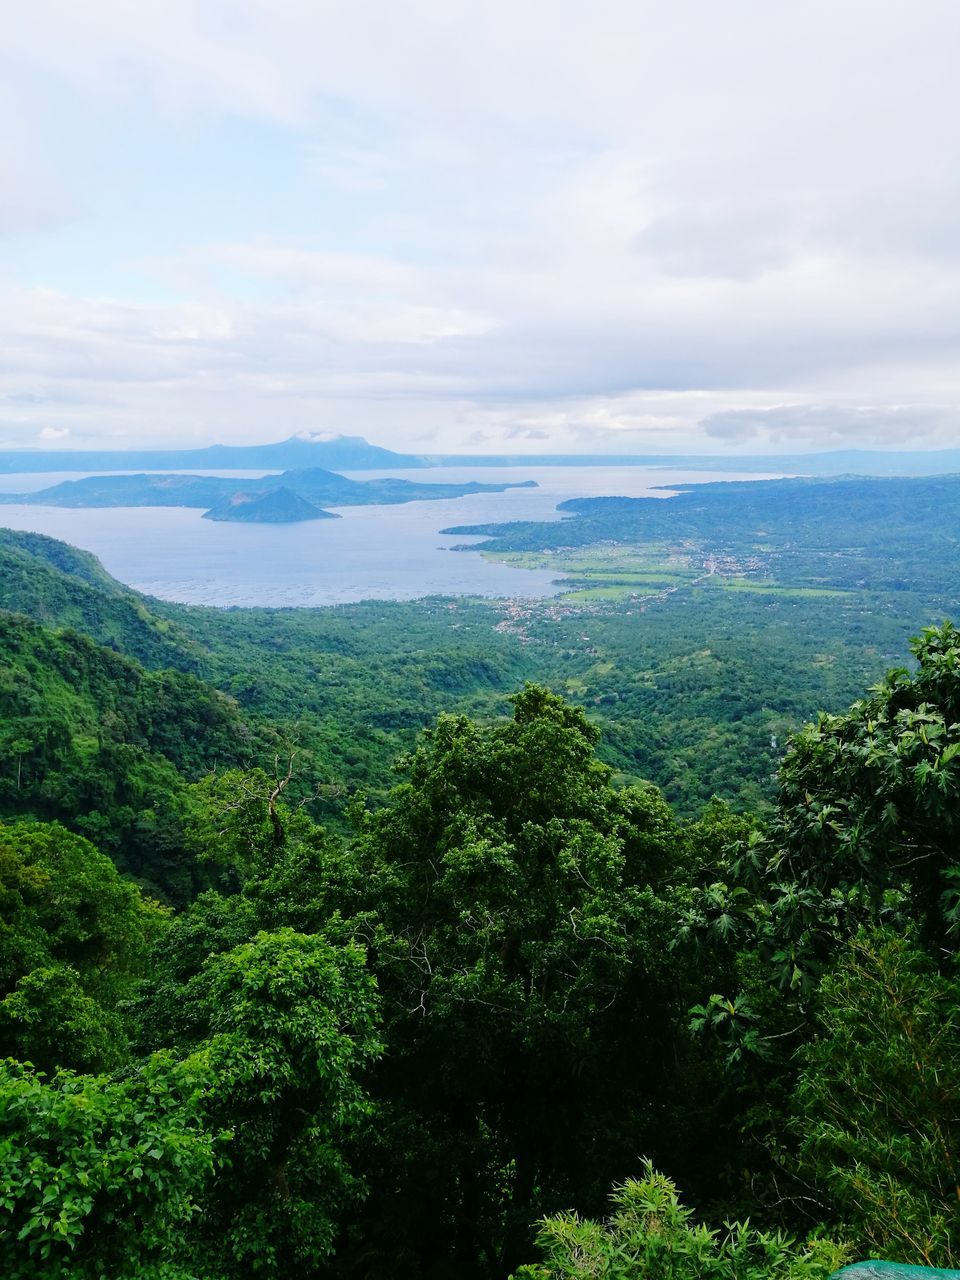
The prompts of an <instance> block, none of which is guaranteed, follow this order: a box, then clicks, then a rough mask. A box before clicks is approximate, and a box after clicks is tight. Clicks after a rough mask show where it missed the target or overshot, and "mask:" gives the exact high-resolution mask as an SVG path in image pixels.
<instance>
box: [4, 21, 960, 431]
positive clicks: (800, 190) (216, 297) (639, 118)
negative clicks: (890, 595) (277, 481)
mask: <svg viewBox="0 0 960 1280" xmlns="http://www.w3.org/2000/svg"><path fill="white" fill-rule="evenodd" d="M958 48H960V4H957V3H956V0H942V2H941V0H909V2H908V3H901V2H900V0H869V3H866V2H861V0H830V2H829V3H823V2H821V0H804V3H803V4H780V3H776V2H775V0H724V3H718V0H630V2H621V0H591V3H579V2H575V0H549V2H547V0H510V2H509V3H508V2H505V0H483V2H482V3H480V2H477V0H473V2H471V3H462V2H461V0H404V3H402V4H397V3H396V0H349V3H348V2H346V0H338V2H337V3H331V2H329V0H268V2H265V0H164V3H163V4H144V3H143V2H142V0H83V3H82V4H78V3H77V2H76V0H30V3H29V4H27V3H23V4H19V5H15V6H14V5H11V6H9V7H8V9H7V11H6V13H5V16H4V36H3V40H2V42H0V448H10V447H20V446H28V447H37V446H42V447H49V448H83V447H111V448H127V447H136V446H140V445H144V446H163V445H171V446H186V445H192V444H196V445H202V444H209V443H215V442H225V443H254V442H262V441H267V440H276V439H282V438H285V437H287V436H290V435H294V434H300V433H305V434H314V433H316V434H330V433H338V432H343V433H345V434H354V435H363V436H366V437H367V438H368V439H370V440H372V441H374V442H376V443H379V444H383V445H387V446H389V447H393V448H399V449H406V450H413V451H418V452H426V451H436V450H441V451H447V452H453V451H458V452H472V453H482V452H503V451H509V452H513V453H530V452H558V451H563V452H610V451H613V452H621V453H623V452H645V453H647V452H667V453H672V452H699V453H723V454H726V453H737V452H741V453H754V454H756V453H765V452H778V451H779V452H786V451H797V450H820V449H837V448H854V447H856V448H864V447H866V448H887V449H892V448H944V447H955V446H960V76H958V74H957V67H956V57H957V50H958Z"/></svg>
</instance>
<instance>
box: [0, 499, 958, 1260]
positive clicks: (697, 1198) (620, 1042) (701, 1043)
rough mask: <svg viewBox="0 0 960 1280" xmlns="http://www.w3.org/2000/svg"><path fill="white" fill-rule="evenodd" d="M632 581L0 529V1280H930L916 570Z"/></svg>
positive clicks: (942, 660) (936, 1031)
mask: <svg viewBox="0 0 960 1280" xmlns="http://www.w3.org/2000/svg"><path fill="white" fill-rule="evenodd" d="M708 500H709V499H708ZM651 505H652V506H654V507H656V508H657V509H659V508H660V507H666V506H669V505H670V504H663V503H659V504H656V503H655V504H648V506H651ZM753 514H755V513H753ZM581 518H582V517H578V520H579V519H581ZM631 518H633V517H632V516H631ZM752 519H753V515H752V514H751V513H749V512H748V513H747V515H746V516H745V523H747V524H750V527H753V525H752V523H751V521H752ZM877 520H878V523H879V521H880V517H879V516H878V517H877ZM570 524H572V525H573V526H576V524H577V521H574V522H570ZM552 527H553V528H554V529H556V528H557V527H558V526H552ZM562 527H563V528H564V529H566V528H567V525H566V524H565V525H564V526H562ZM861 527H862V528H866V527H867V526H866V524H865V523H864V522H861ZM631 536H632V537H633V538H634V539H635V541H636V539H637V535H636V533H635V532H634V534H632V535H631ZM698 536H699V535H698ZM764 536H767V537H769V539H770V541H771V543H772V542H773V541H774V539H775V537H776V530H770V529H766V530H765V535H764ZM686 537H687V541H688V542H690V543H693V542H695V539H694V535H693V534H687V535H686ZM746 541H747V539H746V537H744V540H743V545H740V544H738V545H737V546H736V547H734V548H731V549H729V554H730V555H744V554H746ZM755 541H756V538H754V542H755ZM861 541H862V543H863V546H864V548H865V551H864V554H865V555H866V554H868V552H869V539H868V538H867V537H866V536H864V537H863V538H862V539H861ZM584 545H586V544H584ZM591 545H592V544H591ZM529 549H530V548H517V547H507V548H504V550H505V552H510V551H516V550H529ZM534 549H535V550H538V551H542V550H543V548H542V547H538V548H534ZM949 550H950V548H948V547H947V546H946V545H944V547H943V548H941V549H940V550H935V551H934V552H931V553H930V555H929V557H928V561H929V562H931V563H934V562H937V558H938V557H940V561H939V562H940V563H942V557H943V556H945V555H947V554H948V552H949ZM718 554H720V551H719V550H718V549H717V548H716V547H713V546H711V545H709V544H708V543H707V542H704V543H703V544H702V545H701V544H700V543H697V544H696V545H695V546H693V547H690V548H688V555H689V557H690V559H691V560H695V559H696V558H697V556H700V555H706V556H708V557H711V558H715V557H716V556H717V555H718ZM751 554H754V552H753V551H751ZM771 554H774V553H773V552H771ZM917 554H918V557H919V551H918V553H917ZM660 568H661V571H663V566H662V564H661V566H660ZM674 568H675V571H676V573H677V574H678V575H679V576H680V577H681V578H682V577H683V575H685V574H692V577H690V578H685V579H684V581H685V582H687V583H688V585H687V586H685V587H684V589H683V590H681V591H677V592H672V591H667V590H664V591H657V592H653V593H650V595H651V599H650V600H649V601H647V602H646V605H644V604H643V602H642V599H641V597H642V595H643V593H642V592H640V593H637V603H635V605H631V604H624V602H623V601H622V600H621V602H620V603H619V604H618V605H617V606H616V607H612V606H610V605H609V604H604V603H603V602H602V601H601V602H595V601H592V600H586V601H583V600H581V601H579V602H576V601H574V602H570V603H567V604H564V603H563V602H561V603H559V604H556V605H550V606H541V607H540V608H539V609H538V610H534V609H533V608H530V609H529V610H523V609H519V608H517V607H509V606H503V605H495V604H493V603H488V604H485V603H481V602H476V601H442V600H436V601H427V602H424V603H422V604H418V605H397V606H392V605H384V604H364V605H357V606H345V607H341V608H337V609H330V610H316V611H295V610H289V611H281V610H231V611H222V612H221V611H217V610H213V609H187V608H180V607H178V606H171V605H162V604H160V603H159V602H156V601H149V600H146V599H144V598H143V597H140V596H138V595H137V594H136V593H134V592H131V591H128V590H127V589H126V588H123V587H122V586H120V585H119V584H117V583H115V582H113V580H112V579H110V578H109V577H108V576H107V575H106V574H105V573H104V572H103V570H102V569H101V568H100V566H99V565H98V564H97V563H96V561H94V560H93V559H92V558H91V557H89V556H86V555H84V554H83V553H81V552H77V551H75V550H73V549H72V548H68V547H65V546H63V545H62V544H59V543H55V542H52V541H51V540H49V539H46V538H41V537H38V536H35V535H27V534H10V533H3V534H2V535H0V654H2V658H0V818H2V820H3V821H2V823H0V904H2V928H0V1057H2V1058H3V1059H4V1061H3V1064H2V1067H0V1260H2V1263H3V1273H4V1275H7V1276H10V1277H12V1278H19V1277H24V1278H26V1277H41V1276H42V1277H50V1278H52V1280H57V1277H63V1278H64V1280H66V1278H67V1277H71V1278H73V1277H76V1278H78V1280H86V1278H89V1280H94V1277H97V1278H99V1277H109V1278H110V1280H126V1278H128V1277H129V1278H130V1280H132V1278H133V1277H148V1278H150V1277H153V1278H155V1280H190V1278H193V1280H248V1278H251V1277H255V1276H264V1277H270V1276H276V1277H286V1276H302V1277H307V1278H309V1277H344V1278H345V1280H347V1278H352V1277H356V1278H357V1280H359V1278H360V1277H370V1278H371V1280H393V1278H394V1277H400V1276H404V1277H408V1276H415V1277H424V1278H425V1280H446V1278H447V1277H450V1278H451V1280H452V1278H453V1277H476V1278H477V1280H498V1278H504V1280H505V1278H506V1277H508V1276H516V1277H518V1280H519V1277H525V1280H561V1278H562V1280H574V1278H575V1277H576V1278H581V1277H583V1278H586V1277H588V1276H589V1277H595V1276H607V1277H610V1278H611V1280H613V1277H618V1278H620V1277H622V1278H623V1280H646V1277H651V1278H655V1280H660V1278H662V1280H694V1278H695V1277H706V1276H710V1277H717V1278H721V1280H728V1278H729V1280H753V1278H756V1280H760V1278H761V1277H777V1278H779V1277H782V1278H783V1280H800V1278H801V1277H803V1278H805V1280H806V1278H809V1280H822V1278H823V1277H826V1276H827V1275H828V1274H829V1273H830V1272H831V1271H832V1270H833V1269H834V1268H835V1267H836V1266H838V1265H841V1264H842V1263H843V1262H844V1261H847V1260H852V1259H853V1258H855V1257H863V1256H878V1255H879V1256H885V1257H889V1258H892V1259H898V1260H902V1261H911V1262H923V1263H927V1264H930V1265H938V1266H957V1265H960V1204H958V1199H957V1191H956V1188H957V1185H958V1183H960V1169H958V1167H957V1158H956V1150H957V1139H958V1136H960V1133H958V1123H960V1122H958V1120H957V1097H958V1094H960V1073H958V1063H960V1055H958V1045H957V1044H956V1038H957V1034H958V1026H960V1022H958V1015H960V975H958V973H957V970H956V964H955V959H954V951H955V935H956V931H957V928H958V927H960V865H958V864H957V862H956V853H955V850H956V848H957V841H958V835H960V831H958V825H960V806H958V789H960V633H958V632H957V631H956V630H954V628H953V627H952V626H951V625H950V624H949V623H941V624H940V625H937V626H929V627H926V629H924V630H923V631H922V633H921V634H920V636H919V638H918V639H916V640H915V641H914V642H913V643H912V646H911V649H909V650H908V648H907V643H906V637H907V635H908V633H909V630H910V626H911V621H910V619H909V618H908V617H907V614H908V613H909V612H910V611H911V610H914V609H915V610H916V618H915V619H914V621H913V629H917V626H918V623H917V618H918V619H919V622H921V623H922V622H925V621H927V620H929V619H930V614H931V611H932V609H933V608H934V607H935V605H936V603H937V601H938V600H939V599H940V595H939V594H937V593H941V594H942V592H943V590H944V588H943V586H942V584H939V583H936V582H934V580H933V574H932V571H931V573H930V574H928V577H927V578H926V579H922V580H920V581H918V582H917V583H910V584H904V588H903V590H897V589H896V588H894V587H893V586H891V585H889V584H887V585H886V586H884V584H877V583H869V584H867V585H866V586H862V585H861V586H858V585H857V583H856V582H851V585H850V590H849V593H848V592H847V591H846V590H840V592H839V594H829V591H828V593H827V594H824V595H819V594H816V593H814V594H811V595H793V596H791V595H789V594H786V593H787V592H789V590H790V589H791V585H790V584H787V586H783V578H782V576H781V577H780V578H779V579H778V582H779V584H780V586H781V588H782V590H780V591H776V590H774V591H769V592H766V593H765V592H763V591H754V592H750V591H742V590H735V589H734V590H729V589H722V588H718V587H717V586H716V584H713V583H709V582H708V583H703V582H701V581H700V580H699V577H700V575H699V574H698V573H697V572H696V571H695V569H696V566H694V567H693V568H691V564H690V563H689V562H685V563H680V562H679V561H678V562H677V563H676V564H675V566H674ZM604 572H606V573H607V574H608V575H609V574H610V573H611V572H612V571H611V570H610V569H609V567H607V568H606V569H605V570H604ZM634 572H638V573H639V572H641V571H640V570H634ZM751 572H755V573H756V575H757V578H756V581H758V582H762V580H763V575H764V574H768V573H769V570H768V568H767V567H765V566H764V564H761V566H760V567H759V568H757V569H756V570H755V571H754V570H750V569H749V567H748V569H747V572H746V573H745V575H744V576H743V577H742V578H741V579H738V580H741V581H747V582H749V581H751V579H750V576H749V575H750V573H751ZM798 572H800V570H798ZM803 572H807V570H806V569H804V570H803ZM840 572H844V573H845V572H847V567H846V562H844V567H843V568H842V569H841V570H840ZM710 576H711V577H714V576H716V575H715V574H714V573H712V572H711V574H710ZM797 589H799V588H797ZM824 589H825V590H827V588H824ZM691 605H695V606H696V607H691ZM894 663H896V664H897V665H896V666H894V667H893V669H892V670H889V671H887V673H886V674H883V672H884V669H885V668H887V667H891V666H893V664H894ZM902 663H906V664H907V665H906V666H903V665H900V664H902ZM868 685H869V686H872V687H871V688H870V689H869V691H868V692H864V688H865V687H866V686H868ZM580 704H583V705H580ZM846 704H850V705H849V707H848V709H847V710H840V708H842V707H843V706H845V705H846ZM819 706H823V707H829V708H831V709H832V713H831V714H821V715H819V716H816V711H817V709H818V707H819ZM804 720H808V721H809V723H807V724H804V723H803V721H804Z"/></svg>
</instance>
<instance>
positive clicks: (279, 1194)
mask: <svg viewBox="0 0 960 1280" xmlns="http://www.w3.org/2000/svg"><path fill="white" fill-rule="evenodd" d="M183 994H184V999H185V1001H186V1002H187V1003H189V1004H192V1005H193V1006H194V1007H195V1013H194V1016H193V1019H192V1021H193V1024H194V1025H195V1026H196V1027H203V1029H204V1030H205V1038H204V1039H203V1040H202V1041H201V1042H200V1043H199V1044H198V1046H197V1049H196V1050H195V1052H194V1054H193V1055H192V1056H191V1058H190V1059H189V1061H194V1060H196V1061H197V1062H198V1063H200V1064H201V1065H202V1067H203V1070H204V1072H206V1073H208V1075H209V1078H210V1079H211V1081H212V1083H211V1087H210V1089H209V1090H208V1093H207V1095H206V1098H205V1111H206V1115H207V1122H208V1125H209V1127H210V1129H211V1131H213V1132H216V1131H218V1130H219V1129H221V1128H230V1129H231V1130H232V1131H233V1134H234V1137H233V1141H232V1143H231V1147H230V1159H229V1164H228V1166H227V1167H226V1168H225V1169H223V1170H221V1172H220V1173H219V1175H218V1177H217V1180H216V1183H215V1184H214V1185H213V1186H212V1187H211V1188H210V1190H209V1194H208V1195H207V1197H206V1198H205V1200H204V1205H203V1223H202V1234H203V1237H204V1239H205V1241H206V1247H207V1249H208V1251H209V1255H210V1258H211V1266H213V1267H219V1268H222V1270H223V1271H224V1272H225V1273H226V1274H227V1275H230V1276H237V1277H244V1278H245V1277H247V1276H249V1275H250V1274H251V1273H252V1272H255V1273H256V1274H259V1275H264V1276H274V1275H275V1276H287V1275H303V1274H311V1273H312V1271H313V1270H314V1269H315V1268H316V1267H318V1266H319V1265H320V1264H321V1263H322V1262H324V1261H325V1260H326V1259H327V1257H328V1256H329V1254H330V1253H331V1251H332V1248H333V1244H334V1240H335V1238H336V1233H337V1228H338V1224H339V1220H340V1217H341V1215H342V1213H343V1211H344V1208H345V1206H346V1204H347V1202H348V1201H349V1200H350V1199H352V1198H355V1197H356V1196H357V1195H358V1194H360V1192H361V1190H362V1185H361V1183H360V1181H359V1180H358V1178H357V1177H356V1176H355V1175H354V1174H353V1172H352V1171H351V1169H350V1167H349V1164H348V1162H347V1160H346V1158H345V1156H344V1147H345V1145H346V1143H347V1141H348V1140H349V1138H350V1137H351V1136H352V1135H353V1134H354V1132H355V1131H356V1129H357V1128H358V1126H360V1125H362V1124H363V1123H364V1122H365V1121H366V1119H367V1118H368V1116H369V1114H370V1106H369V1103H368V1101H367V1097H366V1094H365V1092H364V1089H363V1086H362V1083H361V1077H362V1073H363V1071H364V1069H365V1068H366V1067H367V1066H368V1064H369V1063H370V1061H371V1060H372V1059H373V1058H374V1057H376V1055H377V1054H378V1053H379V1052H380V1042H379V1039H378V1037H377V1021H378V1017H377V1000H376V994H375V987H374V982H373V979H372V977H371V976H370V974H369V973H368V972H367V970H366V956H365V953H364V951H363V949H362V948H361V947H359V946H357V945H355V944H350V945H347V946H334V945H333V944H331V943H330V942H328V941H327V940H326V939H325V938H323V937H321V936H317V935H314V936H305V935H303V934H297V933H295V932H293V930H291V929H283V930H278V931H276V932H273V933H259V934H257V935H256V937H254V938H253V940H252V941H250V942H248V943H244V944H243V945H241V946H238V947H235V948H234V949H233V950H232V951H229V952H226V953H225V954H221V955H214V956H212V957H211V958H210V959H209V961H208V963H207V964H206V965H205V966H204V968H203V969H202V970H201V972H200V973H199V975H198V976H197V977H196V978H195V979H194V980H193V982H192V983H190V984H189V985H188V987H187V988H186V989H185V991H184V993H183Z"/></svg>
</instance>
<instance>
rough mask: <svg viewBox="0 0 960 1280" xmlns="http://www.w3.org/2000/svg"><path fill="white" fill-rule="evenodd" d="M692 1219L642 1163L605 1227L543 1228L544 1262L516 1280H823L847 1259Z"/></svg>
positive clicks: (814, 1245) (778, 1236)
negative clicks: (638, 1174) (638, 1172)
mask: <svg viewBox="0 0 960 1280" xmlns="http://www.w3.org/2000/svg"><path fill="white" fill-rule="evenodd" d="M693 1218H694V1215H693V1211H692V1210H691V1209H688V1208H686V1207H684V1206H683V1205H681V1204H680V1201H679V1199H678V1196H677V1190H676V1187H675V1186H674V1184H673V1183H672V1182H671V1181H670V1179H669V1178H667V1177H664V1176H663V1175H662V1174H659V1173H657V1172H655V1170H654V1168H653V1166H652V1164H651V1163H650V1162H649V1161H647V1162H646V1163H645V1166H644V1175H643V1177H642V1178H640V1179H631V1180H629V1181H628V1182H625V1183H624V1184H623V1186H621V1187H618V1188H617V1189H616V1190H615V1192H614V1194H613V1213H612V1214H611V1216H610V1217H609V1219H607V1220H606V1221H605V1222H595V1221H591V1220H589V1219H581V1218H579V1217H578V1216H577V1215H576V1214H575V1213H564V1214H560V1215H558V1216H556V1217H553V1218H548V1219H546V1220H545V1221H544V1222H542V1223H541V1226H540V1230H539V1232H538V1235H537V1245H538V1246H539V1248H540V1250H541V1252H542V1254H543V1259H544V1260H543V1262H542V1263H539V1264H534V1265H532V1266H525V1267H522V1268H521V1269H520V1271H519V1272H518V1273H517V1280H825V1277H827V1276H828V1275H829V1274H830V1273H831V1272H832V1271H834V1270H836V1268H837V1267H838V1266H840V1265H841V1264H842V1263H843V1262H845V1261H846V1259H847V1254H846V1250H845V1249H844V1248H843V1247H842V1246H838V1245H835V1244H832V1243H831V1242H830V1241H828V1240H823V1239H819V1240H813V1241H811V1242H810V1243H809V1244H807V1245H800V1244H798V1243H797V1242H796V1241H795V1240H793V1239H792V1238H791V1237H790V1236H787V1235H783V1234H782V1233H780V1232H765V1231H758V1230H756V1229H755V1228H754V1227H751V1226H750V1225H749V1224H748V1223H739V1222H737V1223H728V1224H725V1225H724V1227H723V1229H722V1230H712V1229H710V1228H708V1227H706V1226H702V1225H700V1224H698V1223H695V1222H694V1221H693Z"/></svg>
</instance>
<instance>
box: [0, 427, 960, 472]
mask: <svg viewBox="0 0 960 1280" xmlns="http://www.w3.org/2000/svg"><path fill="white" fill-rule="evenodd" d="M451 466H455V467H525V466H527V467H529V466H540V467H623V466H647V467H682V468H685V469H687V470H690V471H737V472H741V473H745V472H746V473H749V472H790V473H793V474H803V475H823V476H831V475H833V476H835V475H902V476H911V475H914V476H920V475H946V474H953V473H960V449H939V450H930V451H924V450H916V451H906V450H901V451H898V452H885V451H882V450H870V449H844V450H836V451H833V452H820V453H784V454H753V455H751V456H749V457H747V456H738V455H734V454H717V455H711V454H682V453H670V454H666V453H660V454H657V453H647V454H606V453H593V454H506V453H502V454H453V453H447V454H439V453H438V454H408V453H396V452H394V451H393V450H392V449H385V448H382V447H381V446H379V445H375V444H370V442H369V441H367V440H365V439H364V438H363V437H362V436H340V435H338V436H332V437H329V438H322V439H315V438H309V437H305V436H291V437H290V438H289V439H287V440H279V441H276V442H274V443H271V444H256V445H226V444H216V445H210V446H208V447H205V448H199V449H112V450H68V449H56V450H53V449H7V450H3V451H0V473H3V474H7V475H13V474H17V473H23V472H46V471H152V470H165V471H226V470H238V471H240V470H249V471H257V470H261V469H262V470H265V471H287V470H309V469H313V468H323V469H326V470H330V471H376V470H395V469H420V468H429V467H451Z"/></svg>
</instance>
